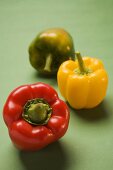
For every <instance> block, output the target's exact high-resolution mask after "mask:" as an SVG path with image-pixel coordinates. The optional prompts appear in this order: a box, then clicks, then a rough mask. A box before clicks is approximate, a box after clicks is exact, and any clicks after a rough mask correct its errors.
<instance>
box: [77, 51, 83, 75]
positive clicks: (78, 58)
mask: <svg viewBox="0 0 113 170" xmlns="http://www.w3.org/2000/svg"><path fill="white" fill-rule="evenodd" d="M75 55H76V57H77V60H78V65H79V70H80V73H81V74H85V73H86V68H85V65H84V62H83V59H82V56H81V54H80V52H79V51H77V52H75Z"/></svg>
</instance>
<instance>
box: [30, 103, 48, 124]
mask: <svg viewBox="0 0 113 170" xmlns="http://www.w3.org/2000/svg"><path fill="white" fill-rule="evenodd" d="M28 116H29V118H30V120H31V121H32V122H36V123H38V122H42V121H44V120H45V119H46V117H47V105H46V104H43V103H37V104H32V105H31V107H30V108H29V109H28Z"/></svg>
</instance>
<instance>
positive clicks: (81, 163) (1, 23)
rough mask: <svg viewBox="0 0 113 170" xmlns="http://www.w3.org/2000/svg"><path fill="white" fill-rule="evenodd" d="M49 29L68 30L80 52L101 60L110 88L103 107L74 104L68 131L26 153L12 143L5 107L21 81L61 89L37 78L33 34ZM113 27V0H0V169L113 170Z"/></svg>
mask: <svg viewBox="0 0 113 170" xmlns="http://www.w3.org/2000/svg"><path fill="white" fill-rule="evenodd" d="M51 27H62V28H65V29H66V30H67V31H69V32H70V34H71V35H72V36H73V39H74V43H75V49H76V50H79V51H81V53H82V55H89V56H93V57H95V56H96V57H98V58H100V59H102V61H103V62H104V65H105V68H106V70H107V72H108V75H109V86H108V91H107V95H106V98H105V100H104V102H103V103H102V104H101V105H100V106H99V107H97V108H95V109H91V110H81V111H76V110H72V109H71V108H70V112H71V118H70V124H69V129H68V131H67V133H66V135H65V136H64V137H63V138H62V139H60V140H59V141H58V142H55V143H54V144H52V145H50V146H48V147H47V148H45V149H43V150H40V151H38V152H35V153H29V152H27V153H26V152H22V151H18V150H17V149H15V148H14V146H13V145H12V143H11V141H10V138H9V136H8V131H7V128H6V126H5V124H4V122H3V118H2V109H3V105H4V103H5V101H6V98H7V96H8V95H9V93H10V92H11V91H12V90H13V89H14V88H15V87H17V86H19V85H22V84H27V83H34V82H39V81H42V82H45V83H49V84H50V85H52V86H53V87H54V88H55V89H56V90H58V87H57V82H56V80H55V79H53V78H50V79H49V78H43V77H39V75H38V74H37V73H36V71H35V70H34V69H33V68H32V67H31V65H30V64H29V60H28V52H27V49H28V46H29V44H30V42H31V41H32V39H34V37H35V35H37V33H38V32H40V31H42V30H44V29H46V28H51ZM112 30H113V1H112V0H107V1H103V0H59V1H55V0H46V1H44V0H20V1H17V0H9V1H8V0H0V80H1V83H0V112H1V114H0V125H1V126H0V170H9V169H10V170H53V169H54V170H112V169H113V90H112V84H113V68H112V65H113V33H112V32H113V31H112ZM58 93H59V96H60V92H59V91H58Z"/></svg>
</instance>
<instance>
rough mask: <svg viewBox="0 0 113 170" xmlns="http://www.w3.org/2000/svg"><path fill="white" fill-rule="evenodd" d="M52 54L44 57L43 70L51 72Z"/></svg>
mask: <svg viewBox="0 0 113 170" xmlns="http://www.w3.org/2000/svg"><path fill="white" fill-rule="evenodd" d="M51 63H52V55H51V54H49V55H48V56H47V57H46V61H45V67H44V71H47V72H51Z"/></svg>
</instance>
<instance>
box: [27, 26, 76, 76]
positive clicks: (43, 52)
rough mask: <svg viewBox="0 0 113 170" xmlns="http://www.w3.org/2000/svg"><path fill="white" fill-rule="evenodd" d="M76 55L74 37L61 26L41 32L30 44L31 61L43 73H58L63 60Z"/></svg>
mask: <svg viewBox="0 0 113 170" xmlns="http://www.w3.org/2000/svg"><path fill="white" fill-rule="evenodd" d="M74 57H75V50H74V44H73V39H72V37H71V35H70V34H69V33H68V32H67V31H65V30H64V29H61V28H53V29H47V30H45V31H42V32H40V33H39V34H38V35H37V36H36V38H35V39H34V40H33V41H32V43H31V44H30V46H29V60H30V63H31V65H32V66H33V67H34V68H35V69H36V70H37V71H38V72H39V73H41V74H43V75H54V74H56V73H57V71H58V68H59V66H60V65H61V63H62V62H64V61H66V60H69V59H72V60H74Z"/></svg>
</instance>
